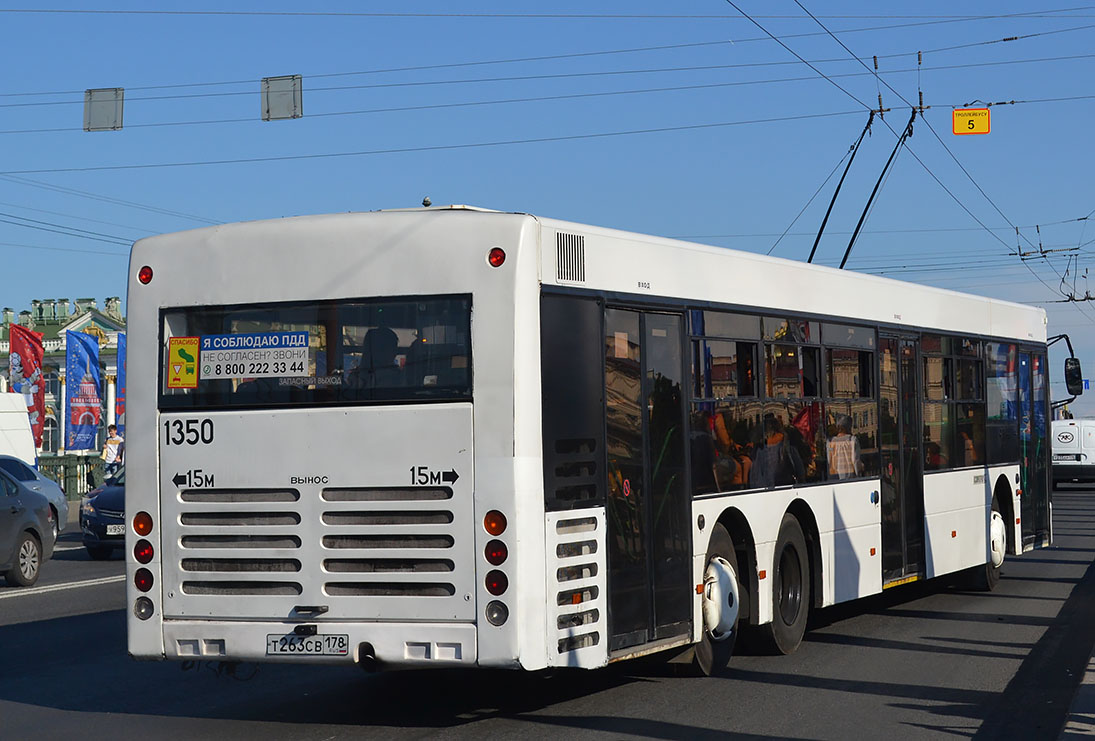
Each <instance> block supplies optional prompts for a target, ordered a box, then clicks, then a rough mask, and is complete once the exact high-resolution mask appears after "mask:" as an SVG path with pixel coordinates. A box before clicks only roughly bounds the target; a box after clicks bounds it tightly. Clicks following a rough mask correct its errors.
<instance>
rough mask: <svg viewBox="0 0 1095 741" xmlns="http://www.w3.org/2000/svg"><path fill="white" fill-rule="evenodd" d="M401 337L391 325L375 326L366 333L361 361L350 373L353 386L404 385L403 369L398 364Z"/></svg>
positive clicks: (350, 382) (371, 387) (367, 387)
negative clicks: (397, 357) (397, 356)
mask: <svg viewBox="0 0 1095 741" xmlns="http://www.w3.org/2000/svg"><path fill="white" fill-rule="evenodd" d="M398 350H399V337H398V336H397V335H396V333H395V332H394V331H393V330H392V329H391V328H390V327H373V328H372V329H370V330H369V331H368V332H366V333H365V341H364V342H363V343H362V346H361V362H360V363H358V365H357V367H356V368H354V369H352V370H351V371H350V373H349V378H348V385H349V386H350V387H351V388H359V389H373V388H392V387H393V386H400V385H402V380H403V369H402V368H400V367H399V366H398V365H397V364H396V354H397V351H398Z"/></svg>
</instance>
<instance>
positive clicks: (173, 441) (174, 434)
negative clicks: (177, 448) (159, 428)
mask: <svg viewBox="0 0 1095 741" xmlns="http://www.w3.org/2000/svg"><path fill="white" fill-rule="evenodd" d="M163 430H164V443H165V444H166V445H197V444H198V443H201V444H202V445H209V444H210V443H211V442H213V420H211V419H187V420H182V419H168V420H165V421H164V423H163Z"/></svg>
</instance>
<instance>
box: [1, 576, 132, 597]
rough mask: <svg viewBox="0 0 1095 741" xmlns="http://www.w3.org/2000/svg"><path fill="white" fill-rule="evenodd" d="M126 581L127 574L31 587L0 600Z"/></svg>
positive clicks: (8, 594)
mask: <svg viewBox="0 0 1095 741" xmlns="http://www.w3.org/2000/svg"><path fill="white" fill-rule="evenodd" d="M119 581H125V574H121V575H119V576H104V577H103V578H101V579H86V580H85V581H73V582H68V583H65V584H50V585H49V586H48V587H31V588H30V589H13V590H12V591H10V592H5V593H3V594H0V599H7V598H8V597H30V596H31V595H35V594H46V593H47V592H60V591H63V590H65V589H78V588H80V587H94V586H98V585H100V584H113V583H115V582H119Z"/></svg>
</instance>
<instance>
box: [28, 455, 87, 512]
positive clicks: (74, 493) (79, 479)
mask: <svg viewBox="0 0 1095 741" xmlns="http://www.w3.org/2000/svg"><path fill="white" fill-rule="evenodd" d="M38 470H39V471H41V472H42V473H43V474H44V475H46V476H48V477H50V478H51V479H53V480H54V481H56V482H57V483H58V484H60V485H61V488H62V489H63V490H64V492H65V496H66V497H68V499H69V500H70V501H75V500H78V499H79V498H80V497H82V496H83V495H85V494H87V493H88V492H89V491H91V490H92V489H94V488H95V487H96V486H99V485H101V484H102V483H103V460H102V458H100V457H99V456H98V454H95V453H88V454H85V455H80V454H77V453H68V454H66V455H43V456H40V457H39V458H38Z"/></svg>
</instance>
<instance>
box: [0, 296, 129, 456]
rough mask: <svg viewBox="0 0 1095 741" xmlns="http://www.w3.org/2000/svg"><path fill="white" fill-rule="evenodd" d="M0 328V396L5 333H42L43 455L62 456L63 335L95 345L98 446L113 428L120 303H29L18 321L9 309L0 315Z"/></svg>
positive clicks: (4, 386) (122, 330)
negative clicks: (99, 383) (87, 338)
mask: <svg viewBox="0 0 1095 741" xmlns="http://www.w3.org/2000/svg"><path fill="white" fill-rule="evenodd" d="M3 312H4V313H3V324H2V325H0V392H6V391H7V390H8V373H9V363H8V351H9V349H10V344H9V337H10V330H9V327H10V325H11V324H13V323H17V324H21V325H22V326H24V327H27V328H28V329H31V330H34V331H35V332H41V333H42V344H43V346H44V349H45V354H44V357H43V359H42V377H43V380H44V381H45V384H46V388H45V392H46V419H45V428H44V432H43V433H42V447H41V449H40V451H39V452H41V453H43V454H47V455H48V454H63V453H64V452H65V449H64V410H65V350H66V348H65V337H66V335H65V333H66V332H70V331H71V332H83V333H85V334H89V335H92V336H94V337H95V338H97V339H98V341H99V368H100V373H101V377H102V379H103V394H102V415H101V419H102V420H103V423H102V424H101V425H100V431H99V446H100V447H101V446H102V439H103V436H104V435H105V433H106V426H107V425H108V424H113V423H114V422H115V415H114V406H115V404H114V402H115V398H116V395H117V380H118V335H119V334H124V333H125V317H124V316H122V300H121V299H120V298H118V297H116V296H115V297H110V298H107V299H105V300H104V301H103V308H102V309H100V308H99V307H98V305H97V304H96V301H95V299H93V298H78V299H76V300H75V301H69V300H68V299H67V298H59V299H46V300H44V301H37V300H36V301H32V302H31V308H30V310H29V311H26V310H25V311H21V312H19V314H18V316H16V315H15V311H14V310H13V309H10V308H5V309H4V310H3Z"/></svg>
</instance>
